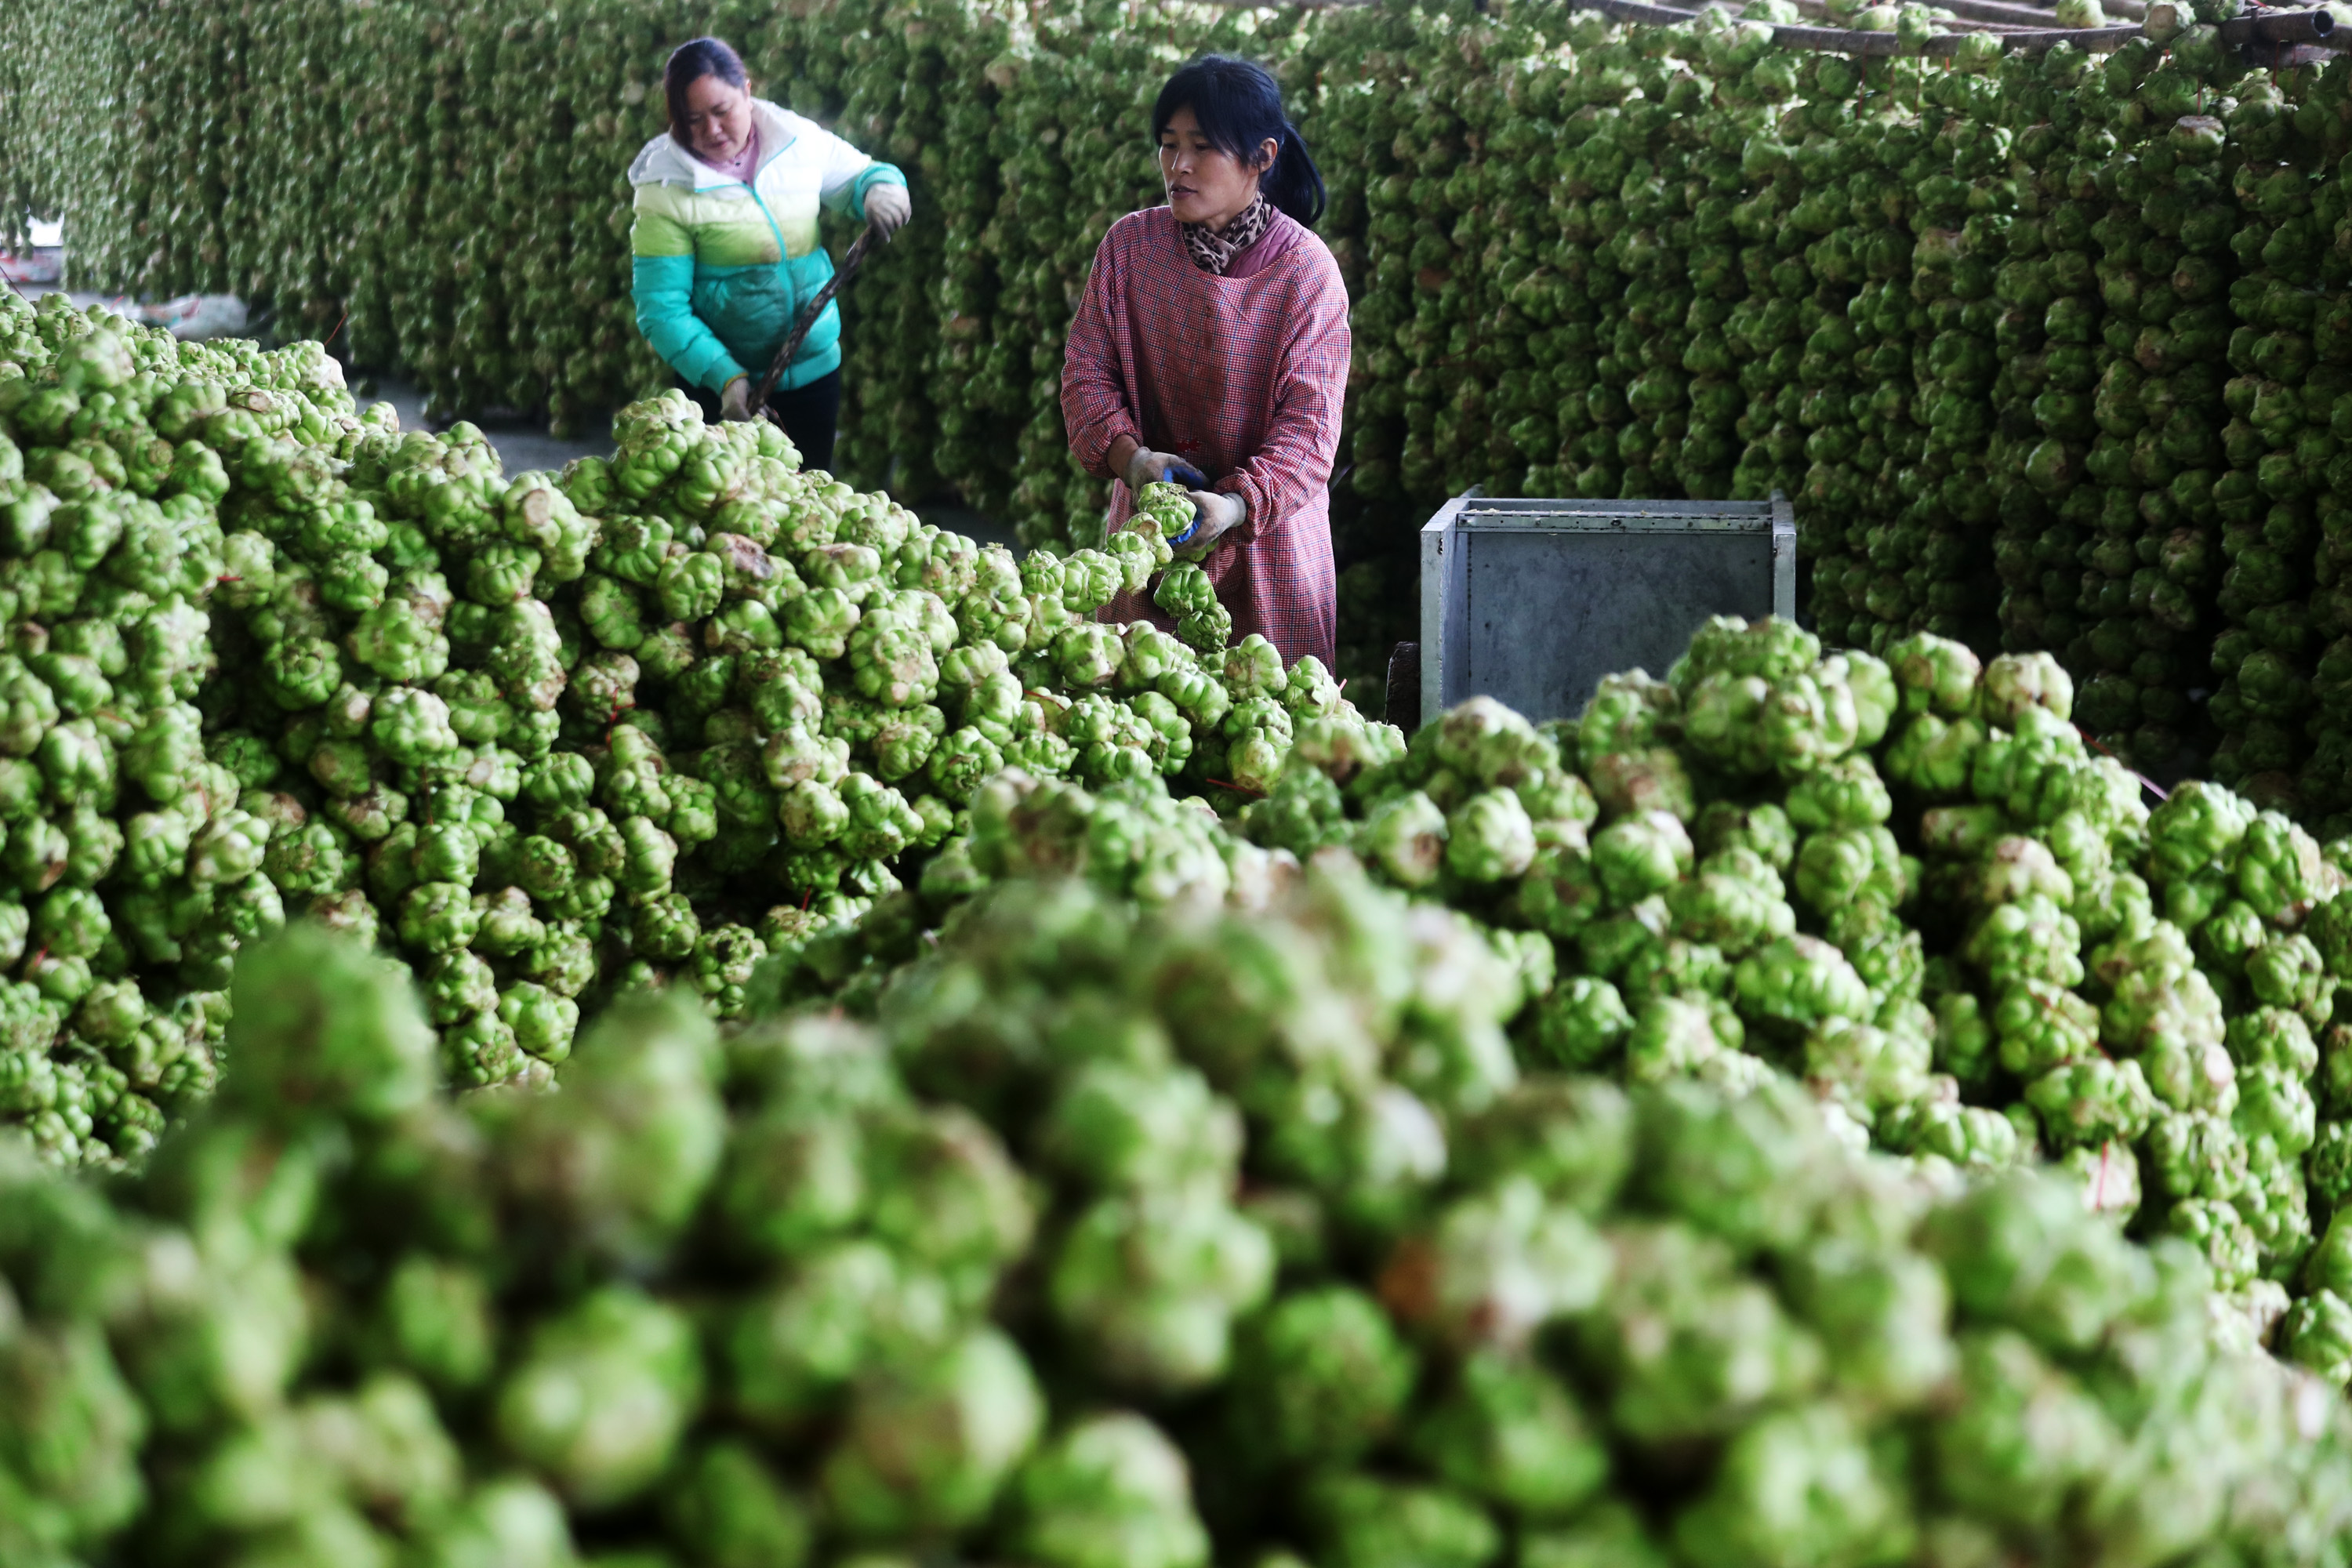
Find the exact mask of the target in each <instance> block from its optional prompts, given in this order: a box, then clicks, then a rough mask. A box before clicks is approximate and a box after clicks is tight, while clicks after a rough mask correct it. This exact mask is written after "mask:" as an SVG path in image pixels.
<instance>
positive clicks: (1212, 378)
mask: <svg viewBox="0 0 2352 1568" xmlns="http://www.w3.org/2000/svg"><path fill="white" fill-rule="evenodd" d="M1151 128H1152V132H1153V133H1154V136H1155V137H1156V139H1157V140H1158V142H1159V143H1160V176H1161V178H1162V179H1163V180H1164V181H1165V182H1166V184H1167V187H1168V205H1166V206H1160V207H1153V208H1151V209H1150V210H1149V211H1146V212H1139V213H1130V214H1129V215H1128V216H1125V217H1123V218H1121V219H1119V220H1118V222H1117V223H1115V224H1113V225H1111V228H1110V233H1108V235H1106V236H1104V237H1103V242H1102V245H1101V247H1099V248H1097V250H1096V252H1095V262H1094V271H1093V273H1092V275H1091V276H1090V277H1089V278H1088V279H1087V294H1086V299H1085V300H1084V301H1083V302H1082V303H1081V304H1080V305H1079V307H1078V314H1077V319H1076V321H1073V322H1072V323H1071V324H1070V337H1069V344H1068V347H1067V349H1066V353H1065V359H1064V363H1063V367H1062V417H1063V422H1064V423H1065V424H1066V426H1068V427H1069V432H1070V450H1071V451H1072V452H1073V453H1075V454H1076V457H1077V458H1078V461H1079V462H1081V463H1083V464H1085V465H1086V468H1087V472H1088V473H1091V474H1094V475H1097V476H1098V477H1100V478H1105V479H1118V480H1119V481H1120V482H1119V483H1118V484H1117V485H1115V486H1113V487H1112V491H1111V507H1110V526H1111V527H1112V528H1113V529H1118V528H1120V527H1123V526H1124V525H1125V524H1126V522H1127V520H1128V518H1129V516H1130V515H1131V514H1132V513H1133V511H1134V510H1135V491H1136V490H1137V489H1139V488H1140V487H1141V486H1143V485H1145V484H1147V483H1149V482H1150V481H1151V480H1154V479H1173V480H1175V481H1177V482H1179V483H1181V484H1184V485H1186V486H1188V487H1190V488H1191V490H1192V503H1193V506H1194V508H1195V509H1196V510H1197V511H1198V513H1199V518H1198V521H1195V522H1194V524H1193V526H1192V532H1191V533H1189V534H1187V535H1185V537H1184V542H1183V544H1182V546H1181V548H1180V549H1179V550H1178V551H1177V554H1178V555H1179V556H1180V557H1181V558H1184V559H1188V560H1197V561H1199V562H1201V563H1202V566H1203V568H1204V569H1205V570H1206V571H1207V573H1208V574H1209V580H1210V581H1211V582H1212V583H1213V584H1216V589H1217V598H1218V600H1219V602H1220V603H1222V604H1223V605H1224V606H1225V608H1226V609H1227V610H1229V611H1231V612H1232V613H1233V617H1234V637H1237V638H1238V637H1246V636H1248V635H1249V634H1250V633H1252V632H1261V633H1263V634H1265V637H1266V639H1267V640H1268V641H1270V642H1272V643H1273V644H1274V645H1275V646H1276V647H1278V648H1280V649H1281V650H1282V657H1283V658H1284V659H1285V661H1290V660H1295V659H1297V658H1300V657H1302V656H1304V655H1307V654H1310V653H1311V654H1313V655H1315V656H1316V657H1317V658H1320V659H1321V660H1322V661H1323V662H1324V663H1325V664H1326V665H1327V666H1328V665H1329V664H1330V663H1331V662H1332V641H1333V635H1334V631H1335V627H1336V622H1337V620H1338V597H1339V589H1338V583H1337V581H1336V578H1335V576H1334V574H1333V569H1332V563H1331V520H1330V507H1329V498H1328V490H1327V488H1326V487H1327V486H1328V484H1329V482H1330V479H1331V463H1332V458H1333V457H1334V456H1335V454H1336V453H1337V452H1338V451H1339V413H1340V409H1341V407H1342V405H1344V404H1345V402H1346V400H1347V386H1348V290H1347V288H1346V286H1345V285H1344V284H1342V283H1341V282H1340V280H1339V264H1338V263H1337V262H1335V261H1334V260H1332V258H1331V252H1330V251H1329V250H1328V249H1327V248H1326V247H1324V244H1323V242H1322V241H1321V240H1319V239H1318V238H1316V237H1315V236H1314V234H1313V233H1312V232H1311V231H1310V227H1309V226H1311V225H1312V224H1314V223H1315V221H1316V220H1317V219H1318V218H1319V217H1321V216H1322V215H1323V176H1322V175H1321V174H1319V173H1318V171H1317V170H1316V167H1315V161H1314V159H1313V158H1312V157H1310V156H1309V155H1308V154H1307V143H1306V142H1303V141H1301V140H1300V139H1299V135H1298V132H1297V128H1296V127H1294V126H1293V125H1292V124H1291V123H1290V121H1289V120H1288V119H1287V118H1286V117H1285V115H1284V113H1283V109H1282V93H1281V90H1280V89H1278V88H1277V87H1276V85H1275V81H1274V79H1273V78H1272V77H1271V76H1268V75H1267V74H1266V73H1265V70H1264V69H1262V68H1259V67H1257V66H1255V65H1252V64H1250V63H1249V62H1248V61H1246V60H1237V59H1232V58H1227V57H1224V56H1221V55H1207V56H1203V57H1202V58H1200V59H1197V60H1194V61H1193V62H1192V64H1190V65H1188V66H1186V67H1184V68H1183V69H1181V70H1180V71H1178V72H1177V73H1176V74H1175V75H1174V76H1173V77H1171V78H1170V79H1169V81H1168V85H1167V86H1166V87H1164V88H1162V89H1160V98H1159V100H1158V101H1157V102H1156V103H1155V104H1153V106H1152V110H1151ZM1103 616H1104V618H1105V619H1108V620H1118V621H1129V620H1137V619H1142V618H1146V617H1148V618H1150V619H1152V620H1155V621H1159V622H1160V624H1161V625H1163V626H1165V625H1168V624H1169V623H1168V622H1167V621H1166V619H1165V617H1163V616H1160V614H1159V613H1158V612H1157V611H1156V610H1155V609H1154V608H1153V606H1152V605H1151V603H1150V600H1149V599H1148V598H1147V597H1145V596H1144V595H1120V596H1119V597H1118V599H1115V600H1113V601H1112V602H1111V603H1110V604H1109V605H1107V606H1106V607H1105V608H1104V610H1103Z"/></svg>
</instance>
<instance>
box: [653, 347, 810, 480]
mask: <svg viewBox="0 0 2352 1568" xmlns="http://www.w3.org/2000/svg"><path fill="white" fill-rule="evenodd" d="M679 384H680V385H681V386H685V384H684V383H683V382H681V383H679ZM685 390H686V395H688V397H691V398H693V399H694V401H695V403H696V404H697V405H698V406H699V407H700V408H701V409H702V416H703V417H704V418H705V419H709V420H716V419H717V418H718V417H719V395H718V394H717V393H715V392H706V391H704V390H703V389H702V388H701V387H698V386H686V387H685ZM768 406H769V407H770V408H772V409H773V410H775V415H776V423H777V424H779V425H782V426H783V427H784V434H785V435H787V436H789V437H792V438H793V446H795V447H799V448H800V454H801V467H802V468H823V469H824V470H825V471H826V472H828V473H830V472H831V471H832V469H833V436H834V431H835V428H836V427H837V426H839V425H840V423H841V372H840V371H839V370H834V371H831V372H829V373H827V374H824V375H821V376H819V377H817V379H816V380H814V381H812V382H810V383H809V384H807V385H806V386H799V387H794V388H793V390H792V391H790V392H787V391H785V390H784V389H783V388H782V387H781V386H780V387H778V388H776V390H775V391H773V392H772V393H770V394H769V395H768Z"/></svg>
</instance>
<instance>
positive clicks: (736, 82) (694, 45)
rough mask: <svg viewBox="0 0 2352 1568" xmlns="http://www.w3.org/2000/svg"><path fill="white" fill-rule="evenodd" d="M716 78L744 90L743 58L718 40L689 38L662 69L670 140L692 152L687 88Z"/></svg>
mask: <svg viewBox="0 0 2352 1568" xmlns="http://www.w3.org/2000/svg"><path fill="white" fill-rule="evenodd" d="M707 76H715V77H717V78H718V79H719V80H720V81H723V82H725V83H726V84H727V85H728V86H729V87H743V86H746V85H748V83H749V80H750V79H749V78H747V77H745V76H744V74H743V57H742V56H740V55H739V54H737V53H736V52H735V51H734V50H733V49H730V48H729V47H727V45H726V44H725V43H723V42H721V41H720V40H719V39H717V38H689V39H688V40H687V41H686V42H685V43H682V44H680V45H678V47H676V48H674V49H672V50H671V51H670V52H669V64H667V65H666V66H664V67H662V97H663V99H664V100H665V101H667V103H668V105H669V136H670V140H671V141H673V142H677V144H678V145H679V146H681V147H684V148H686V149H687V150H688V151H689V152H691V151H692V150H693V143H692V142H688V140H687V137H686V118H687V107H686V89H688V88H690V87H692V86H693V85H694V84H695V83H696V82H698V81H700V80H701V79H703V78H704V77H707Z"/></svg>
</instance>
